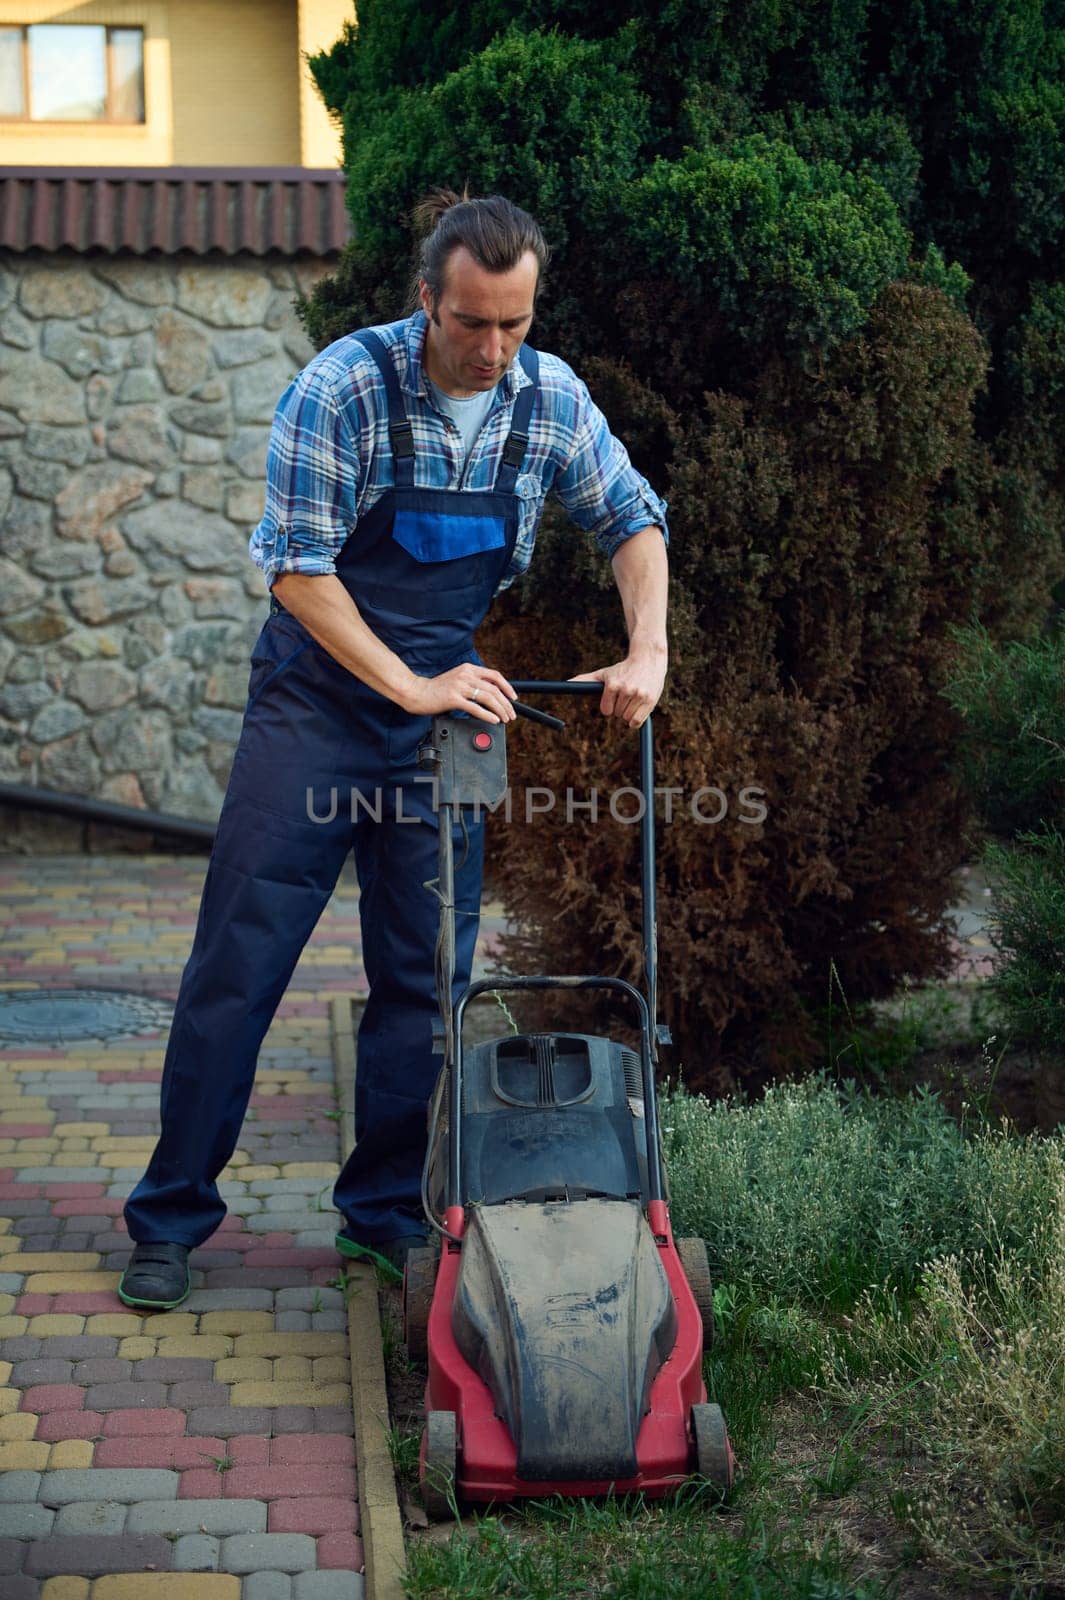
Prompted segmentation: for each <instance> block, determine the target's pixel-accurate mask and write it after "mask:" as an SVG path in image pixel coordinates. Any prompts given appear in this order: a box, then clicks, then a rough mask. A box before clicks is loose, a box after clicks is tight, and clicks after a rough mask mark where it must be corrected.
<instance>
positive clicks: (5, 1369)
mask: <svg viewBox="0 0 1065 1600" xmlns="http://www.w3.org/2000/svg"><path fill="white" fill-rule="evenodd" d="M10 1376H11V1363H10V1361H0V1383H2V1384H4V1385H5V1387H6V1385H7V1380H8V1379H9V1378H10Z"/></svg>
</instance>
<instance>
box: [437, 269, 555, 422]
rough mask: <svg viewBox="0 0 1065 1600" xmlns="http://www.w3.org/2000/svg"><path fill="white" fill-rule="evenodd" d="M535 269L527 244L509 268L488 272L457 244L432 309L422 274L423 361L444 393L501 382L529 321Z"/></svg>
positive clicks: (472, 391)
mask: <svg viewBox="0 0 1065 1600" xmlns="http://www.w3.org/2000/svg"><path fill="white" fill-rule="evenodd" d="M539 270H540V269H539V265H538V263H537V260H536V257H535V256H534V255H533V253H532V251H531V250H527V251H526V252H525V254H524V255H523V256H522V258H521V260H520V261H519V262H518V264H517V266H515V267H511V269H510V271H509V272H486V271H485V269H484V268H483V267H482V266H480V265H479V264H478V262H476V261H475V260H474V258H473V256H472V255H471V254H470V252H469V251H468V250H467V249H466V247H465V245H459V246H458V247H457V249H455V250H453V251H452V252H451V254H450V256H449V257H448V259H447V265H446V268H445V272H444V286H443V288H442V290H441V291H440V298H439V300H438V301H437V304H436V308H435V314H434V308H433V303H432V297H431V295H430V293H429V288H428V285H427V284H426V282H425V279H424V278H423V279H422V281H421V289H420V293H421V302H422V310H423V311H424V312H425V314H426V316H427V317H429V319H430V321H429V332H428V338H427V340H426V366H427V368H428V372H429V376H430V378H432V380H433V382H434V383H435V384H437V385H438V386H439V387H440V388H441V389H443V390H444V392H445V394H453V395H471V394H478V393H482V392H483V391H484V390H486V389H492V388H494V387H495V385H496V384H497V383H498V382H499V380H500V378H501V377H502V376H503V374H504V372H505V371H506V370H507V368H508V367H509V365H510V363H511V361H512V360H513V359H514V354H515V352H516V351H517V348H518V346H519V345H520V344H521V342H522V340H523V339H524V338H525V335H526V334H527V333H528V331H529V326H530V324H531V323H532V318H533V297H534V295H535V293H536V283H537V278H538V276H539Z"/></svg>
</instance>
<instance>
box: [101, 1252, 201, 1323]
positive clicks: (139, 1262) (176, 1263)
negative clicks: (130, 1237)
mask: <svg viewBox="0 0 1065 1600" xmlns="http://www.w3.org/2000/svg"><path fill="white" fill-rule="evenodd" d="M191 1248H192V1246H191V1245H187V1244H136V1245H134V1246H133V1254H132V1255H131V1256H130V1258H129V1262H128V1264H127V1266H126V1270H125V1272H123V1274H122V1277H121V1278H120V1279H119V1284H118V1298H119V1299H120V1300H121V1301H122V1302H123V1304H124V1305H127V1306H147V1307H148V1308H149V1309H150V1310H153V1311H173V1309H174V1307H175V1306H179V1305H180V1304H181V1302H182V1301H183V1300H184V1299H185V1297H186V1296H187V1295H188V1292H189V1289H190V1288H191V1280H190V1278H189V1269H188V1259H189V1251H190V1249H191Z"/></svg>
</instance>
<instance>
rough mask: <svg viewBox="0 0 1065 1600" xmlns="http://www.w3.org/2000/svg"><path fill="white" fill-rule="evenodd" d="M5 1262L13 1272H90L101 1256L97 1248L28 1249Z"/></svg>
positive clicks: (98, 1262)
mask: <svg viewBox="0 0 1065 1600" xmlns="http://www.w3.org/2000/svg"><path fill="white" fill-rule="evenodd" d="M4 1264H5V1266H6V1267H7V1268H8V1270H9V1271H11V1272H88V1271H89V1270H90V1268H92V1267H97V1266H99V1264H100V1257H99V1255H98V1254H97V1253H96V1251H95V1250H36V1251H35V1250H27V1251H26V1252H25V1253H24V1254H23V1253H21V1252H20V1254H19V1257H18V1260H17V1261H12V1262H10V1263H7V1262H5V1263H4Z"/></svg>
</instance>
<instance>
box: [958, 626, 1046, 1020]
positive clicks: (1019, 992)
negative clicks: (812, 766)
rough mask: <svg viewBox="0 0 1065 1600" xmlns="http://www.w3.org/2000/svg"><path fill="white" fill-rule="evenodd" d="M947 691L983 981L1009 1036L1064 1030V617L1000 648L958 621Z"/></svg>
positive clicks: (986, 636)
mask: <svg viewBox="0 0 1065 1600" xmlns="http://www.w3.org/2000/svg"><path fill="white" fill-rule="evenodd" d="M955 636H956V638H957V640H958V643H959V646H960V649H959V655H958V660H957V662H956V665H955V668H954V672H953V676H952V677H951V679H950V681H949V683H948V686H947V689H946V693H947V694H948V696H949V698H950V700H951V702H952V704H953V705H954V706H955V707H956V709H957V710H958V711H959V712H960V714H961V717H962V729H963V732H962V738H961V742H960V750H959V754H960V762H961V768H962V771H963V773H964V776H965V781H966V784H967V785H968V788H969V790H970V792H971V794H972V795H973V797H974V800H975V803H976V806H977V809H978V812H979V814H980V817H981V819H982V821H983V823H984V825H985V827H986V828H988V829H989V830H990V831H991V832H992V833H994V834H995V835H998V837H997V838H994V839H991V840H989V841H987V843H986V844H985V847H984V852H983V864H984V867H985V870H986V872H987V874H988V877H989V880H990V883H991V886H992V890H993V898H992V902H991V908H990V915H989V931H990V935H991V939H992V942H993V944H994V945H995V947H996V949H997V951H998V957H999V959H998V961H997V962H996V964H995V969H994V972H993V974H992V977H991V990H992V993H993V995H994V998H995V1000H996V1001H997V1002H998V1003H999V1005H1000V1008H1001V1012H1002V1016H1003V1019H1004V1021H1005V1022H1006V1024H1007V1026H1008V1027H1009V1028H1010V1030H1011V1031H1012V1034H1013V1035H1014V1036H1015V1037H1016V1038H1018V1039H1020V1040H1027V1041H1028V1042H1030V1043H1032V1044H1035V1045H1042V1046H1049V1047H1051V1048H1058V1047H1060V1045H1061V1042H1062V1040H1063V1039H1065V835H1063V834H1062V832H1061V831H1060V821H1061V819H1062V818H1063V817H1065V626H1062V625H1061V624H1060V622H1059V625H1058V626H1057V627H1056V628H1055V629H1053V630H1051V631H1050V632H1048V633H1047V634H1046V635H1044V636H1043V637H1042V638H1040V639H1038V640H1036V641H1034V642H1032V643H1022V642H1020V641H1014V642H1012V643H1010V644H1007V645H1005V646H1004V647H1000V646H998V645H997V644H995V642H994V641H993V640H992V639H991V638H990V637H989V636H988V635H987V633H986V632H985V631H984V630H983V629H981V628H978V627H974V628H968V629H958V630H956V634H955Z"/></svg>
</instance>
